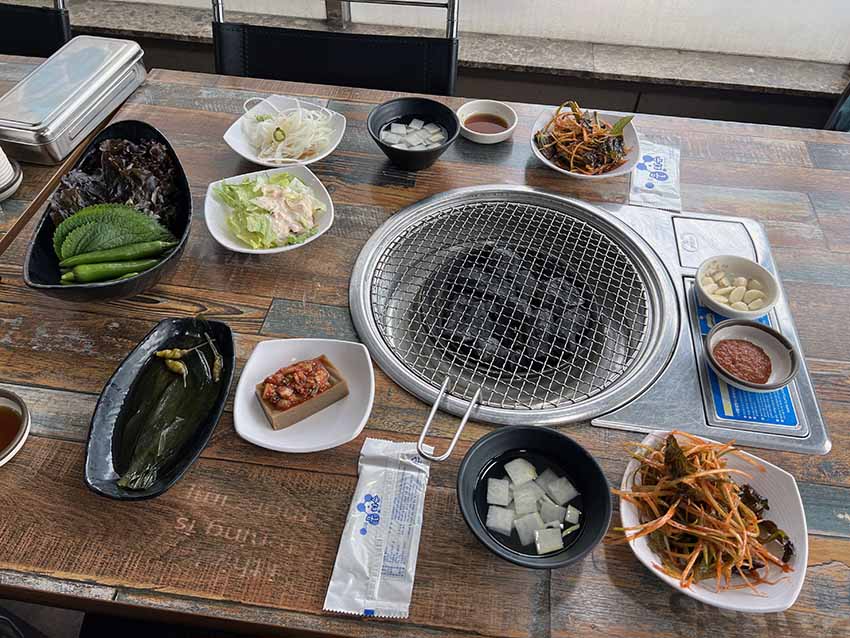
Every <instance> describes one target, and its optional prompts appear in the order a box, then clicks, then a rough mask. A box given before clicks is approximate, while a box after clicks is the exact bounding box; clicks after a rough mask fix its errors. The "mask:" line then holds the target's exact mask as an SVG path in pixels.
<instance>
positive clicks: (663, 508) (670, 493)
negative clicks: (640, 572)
mask: <svg viewBox="0 0 850 638" xmlns="http://www.w3.org/2000/svg"><path fill="white" fill-rule="evenodd" d="M633 445H635V447H634V448H632V449H631V450H630V453H631V455H632V457H633V458H635V459H637V460H638V461H639V462H640V465H639V466H638V469H637V472H636V475H635V477H634V485H633V486H632V489H631V490H628V491H622V490H613V491H614V493H615V494H617V495H619V496H620V497H621V498H623V499H624V500H626V501H628V502H629V503H632V504H633V505H634V506H635V507H636V508H637V510H638V513H639V516H640V524H638V525H635V526H633V527H626V528H622V527H620V528H615V531H616V532H619V534H614V535H613V536H611V537H609V539H608V542H609V543H626V542H628V541H632V540H635V539H637V538H641V537H642V536H648V541H649V547H650V549H652V551H653V552H655V554H656V556H657V557H658V560H659V563H660V564H659V563H653V566H654V567H655V568H656V569H658V570H659V571H661V572H664V573H665V574H667V575H668V576H670V577H672V578H675V579H676V580H678V581H679V584H680V585H681V586H682V587H690V586H691V585H692V584H693V583H695V582H699V581H701V580H709V579H715V587H716V590H717V591H723V590H727V589H744V588H750V589H752V590H753V592H754V593H755V594H756V595H764V594H762V593H761V592H759V591H758V590H757V588H756V587H757V585H761V584H767V585H773V584H775V583H776V582H777V580H772V579H771V577H770V576H771V572H773V573H776V571H777V570H778V571H779V573H780V574H782V573H787V572H790V571H792V568H791V566H790V565H789V564H788V562H789V561H790V560H791V557H792V556H793V555H794V544H793V543H792V542H791V539H790V538H788V535H787V534H786V533H785V532H784V531H782V530H781V529H779V527H778V526H777V525H776V523H774V522H773V521H771V520H768V519H767V510H769V509H770V505H769V504H768V502H767V499H766V498H762V497H761V496H759V494H758V493H757V492H756V491H755V490H754V489H753V488H752V487H751V486H749V485H747V484H746V483H743V481H746V480H747V479H749V478H752V476H751V474H749V473H748V472H743V471H741V470H737V469H733V468H730V467H727V465H726V458H725V457H726V456H728V455H733V456H736V457H738V458H740V459H743V460H744V461H746V462H747V463H749V464H750V465H751V466H752V468H753V471H759V472H763V471H764V467H763V466H762V465H761V464H760V463H759V462H758V461H755V460H753V459H752V458H750V457H748V456H746V455H744V454H742V453H741V452H739V451H738V450H737V449H735V447H734V446H733V444H732V443H725V444H720V443H709V442H708V441H704V440H703V439H700V438H698V437H695V436H692V435H690V434H685V433H684V432H678V431H675V432H673V433H672V434H669V435H668V436H667V439H666V440H665V441H664V443H663V444H662V445H661V447H659V448H657V449H654V448H651V447H647V446H645V445H643V444H640V443H638V444H633ZM733 477H737V479H738V481H735V480H733ZM771 568H773V569H771ZM733 576H739V577H740V579H741V581H742V582H734V581H733ZM778 580H781V577H780V579H778Z"/></svg>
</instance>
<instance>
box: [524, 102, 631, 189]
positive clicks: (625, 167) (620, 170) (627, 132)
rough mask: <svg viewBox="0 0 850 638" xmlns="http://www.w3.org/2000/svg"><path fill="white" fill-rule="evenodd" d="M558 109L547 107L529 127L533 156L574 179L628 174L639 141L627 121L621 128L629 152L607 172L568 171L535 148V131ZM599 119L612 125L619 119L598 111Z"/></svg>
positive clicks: (607, 177) (598, 178)
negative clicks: (623, 159)
mask: <svg viewBox="0 0 850 638" xmlns="http://www.w3.org/2000/svg"><path fill="white" fill-rule="evenodd" d="M557 110H558V108H557V107H553V108H549V109H546V110H545V111H543V112H542V113H541V114H540V115H539V116H538V117H537V120H536V121H535V122H534V125H533V126H532V127H531V140H530V141H531V151H532V153H534V156H535V157H536V158H537V159H539V160H540V161H541V162H543V163H544V164H545V165H546V166H548V167H549V168H551V169H552V170H553V171H558V172H559V173H561V174H562V175H567V176H569V177H572V178H575V179H587V180H600V179H610V178H612V177H618V176H620V175H628V174H629V173H631V172H632V169H633V168H634V167H635V165H636V164H637V163H638V158H639V157H640V142H639V140H638V136H637V131H636V130H635V127H634V124H632V123H631V122H629V123H628V124H627V125H626V128H625V129H624V130H623V142H624V143H625V145H626V146H627V147H628V149H629V152H628V153H627V154H626V162H625V163H624V164H622V165H621V166H618V167H617V168H615V169H613V170H610V171H608V172H607V173H600V174H599V175H583V174H581V173H574V172H572V171H568V170H566V169H564V168H561V167H560V166H558V165H557V164H555V163H554V162H553V161H552V160H550V159H549V158H548V157H546V156H545V155H543V153H541V152H540V149H539V148H537V144H536V143H535V141H534V136H535V134H536V133H537V131H539V130H541V129H542V128H544V127H545V126H546V125H547V124H548V123H549V120H551V119H552V116H553V115H554V114H555V112H556V111H557ZM599 119H600V120H603V121H605V122H608V123H609V124H611V125H613V124H614V123H616V122H617V120H619V119H620V118H619V116H616V115H610V114H607V113H602V112H600V113H599Z"/></svg>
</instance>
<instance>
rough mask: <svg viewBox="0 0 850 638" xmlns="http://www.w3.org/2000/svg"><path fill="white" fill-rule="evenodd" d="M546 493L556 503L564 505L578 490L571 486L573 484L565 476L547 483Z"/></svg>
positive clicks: (576, 494)
mask: <svg viewBox="0 0 850 638" xmlns="http://www.w3.org/2000/svg"><path fill="white" fill-rule="evenodd" d="M546 493H547V494H548V495H549V496H550V497H551V498H552V500H553V501H555V503H557V504H558V505H566V504H567V503H569V502H570V501H571V500H573V499H574V498H575V497H576V496H578V490H576V488H575V487H573V484H572V483H570V481H569V480H568V479H567V477H565V476H562V477H561V478H559V479H556V480H554V481H552V482H551V483H549V485H547V486H546Z"/></svg>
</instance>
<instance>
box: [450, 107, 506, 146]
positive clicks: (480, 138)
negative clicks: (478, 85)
mask: <svg viewBox="0 0 850 638" xmlns="http://www.w3.org/2000/svg"><path fill="white" fill-rule="evenodd" d="M473 115H495V116H496V117H498V118H500V119H502V120H504V121H505V124H507V125H508V127H507V128H506V129H505V130H503V131H499V132H498V133H480V132H478V131H474V130H472V129H471V128H468V127H467V126H466V120H467V118H470V117H472V116H473ZM457 117H458V120H460V134H461V136H462V137H465V138H466V139H468V140H469V141H470V142H475V143H476V144H498V143H499V142H504V141H505V140H506V139H509V138H510V137H511V136H512V135H513V134H514V129H516V125H517V121H518V118H517V114H516V111H514V110H513V109H512V108H511V107H510V106H508V105H507V104H505V103H504V102H499V101H497V100H471V101H469V102H466V103H465V104H463V105H462V106H461V107H460V108H458V110H457Z"/></svg>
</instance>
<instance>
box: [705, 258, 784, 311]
mask: <svg viewBox="0 0 850 638" xmlns="http://www.w3.org/2000/svg"><path fill="white" fill-rule="evenodd" d="M716 271H723V272H724V273H725V274H726V276H727V278H728V279H733V278H735V277H743V278H745V279H748V280H751V279H757V280H758V281H759V282H760V283H761V285H762V289H761V290H762V292H763V293H764V299H763V305H762V307H761V308H759V309H758V310H735V309H734V308H732V306H728V305H726V304H723V303H720V302H718V301H716V300H715V299H714V298H713V296H712V294H711V293H708V292H706V289H705V286H704V285H703V283H702V279H703V277H705V276H707V273H709V272H716ZM695 285H696V287H697V295H698V296H699V300H700V302H701V303H702V304H703V305H704V306H705V307H706V308H708V309H709V310H711V311H713V312H714V313H716V314H718V315H720V316H721V317H723V318H726V319H758V318H759V317H763V316H764V315H766V314H767V313H769V312H770V311H771V310H772V309H773V307H774V306H775V305H776V302H777V301H779V282H777V280H776V277H775V276H774V275H773V273H771V272H770V271H769V270H767V269H766V268H765V267H764V266H762V265H761V264H757V263H756V262H754V261H753V260H752V259H747V258H745V257H738V256H737V255H716V256H714V257H709V258H708V259H706V260H705V261H703V262H702V263H701V264H700V265H699V268H697V274H696V280H695Z"/></svg>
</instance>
